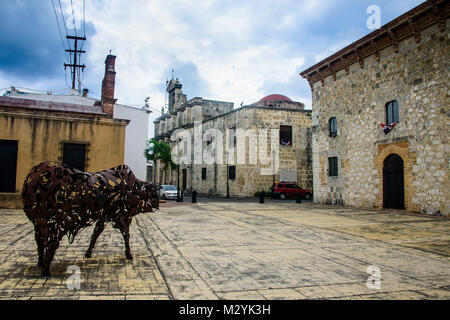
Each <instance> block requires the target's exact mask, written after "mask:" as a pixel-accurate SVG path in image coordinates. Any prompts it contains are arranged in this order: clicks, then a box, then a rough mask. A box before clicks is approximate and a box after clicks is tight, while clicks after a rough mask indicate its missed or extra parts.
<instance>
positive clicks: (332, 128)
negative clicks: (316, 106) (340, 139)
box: [330, 117, 337, 137]
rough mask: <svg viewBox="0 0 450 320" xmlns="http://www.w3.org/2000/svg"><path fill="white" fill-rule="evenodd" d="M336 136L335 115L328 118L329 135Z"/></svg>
mask: <svg viewBox="0 0 450 320" xmlns="http://www.w3.org/2000/svg"><path fill="white" fill-rule="evenodd" d="M336 136H337V119H336V118H335V117H333V118H331V119H330V137H336Z"/></svg>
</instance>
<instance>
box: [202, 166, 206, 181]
mask: <svg viewBox="0 0 450 320" xmlns="http://www.w3.org/2000/svg"><path fill="white" fill-rule="evenodd" d="M202 180H206V168H202Z"/></svg>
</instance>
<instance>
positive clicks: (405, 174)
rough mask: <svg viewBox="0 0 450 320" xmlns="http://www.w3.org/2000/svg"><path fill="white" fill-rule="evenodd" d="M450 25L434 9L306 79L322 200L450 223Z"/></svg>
mask: <svg viewBox="0 0 450 320" xmlns="http://www.w3.org/2000/svg"><path fill="white" fill-rule="evenodd" d="M448 17H449V2H448V1H439V0H431V1H426V2H425V3H423V4H421V5H419V6H418V7H416V8H414V9H413V10H411V11H409V12H407V13H405V14H403V15H402V16H400V17H398V18H396V19H395V20H393V21H391V22H389V23H387V24H386V25H384V26H382V27H381V28H380V29H378V30H376V31H374V32H372V33H370V34H369V35H367V36H365V37H363V38H361V39H360V40H358V41H356V42H354V43H352V44H350V45H349V46H347V47H345V48H344V49H342V50H340V51H339V52H337V53H335V54H333V55H332V56H330V57H328V58H326V59H324V60H322V61H320V62H319V63H317V64H315V65H314V66H312V67H310V68H308V69H307V70H305V71H303V72H302V73H301V75H302V76H303V77H304V78H306V79H307V80H308V82H309V84H310V86H311V90H312V109H313V112H312V144H313V180H314V201H315V202H317V203H331V204H345V205H351V206H357V207H363V208H398V209H406V210H407V211H411V212H421V213H428V214H444V215H448V213H449V210H450V199H449V193H450V185H449V143H448V142H449V140H448V139H449V138H448V137H449V116H450V111H449V107H448V106H449V93H448V83H449V69H448V68H449V62H450V56H449V54H450V51H449V42H450V40H449V33H448V22H449V21H448ZM388 125H392V126H388ZM383 126H384V127H383Z"/></svg>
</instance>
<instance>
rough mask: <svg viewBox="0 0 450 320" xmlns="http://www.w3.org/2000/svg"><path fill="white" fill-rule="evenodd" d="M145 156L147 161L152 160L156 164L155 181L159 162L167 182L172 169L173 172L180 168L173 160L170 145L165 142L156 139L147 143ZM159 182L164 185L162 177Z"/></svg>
mask: <svg viewBox="0 0 450 320" xmlns="http://www.w3.org/2000/svg"><path fill="white" fill-rule="evenodd" d="M144 155H145V157H146V158H147V160H151V161H153V163H154V179H153V180H156V165H157V161H158V160H159V161H161V164H162V165H163V172H164V180H166V172H167V169H168V168H169V167H170V168H171V169H172V170H174V169H176V168H177V167H178V166H177V165H176V164H175V163H174V162H173V160H172V151H171V148H170V145H168V144H167V143H166V142H164V141H158V140H156V139H155V138H152V139H151V140H148V141H147V144H146V147H145V150H144ZM159 182H160V184H162V176H161V177H159Z"/></svg>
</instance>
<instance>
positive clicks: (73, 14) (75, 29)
mask: <svg viewBox="0 0 450 320" xmlns="http://www.w3.org/2000/svg"><path fill="white" fill-rule="evenodd" d="M70 6H71V7H72V19H73V20H72V22H73V31H74V32H75V37H77V28H76V27H75V12H74V11H73V2H72V0H70Z"/></svg>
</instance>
